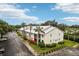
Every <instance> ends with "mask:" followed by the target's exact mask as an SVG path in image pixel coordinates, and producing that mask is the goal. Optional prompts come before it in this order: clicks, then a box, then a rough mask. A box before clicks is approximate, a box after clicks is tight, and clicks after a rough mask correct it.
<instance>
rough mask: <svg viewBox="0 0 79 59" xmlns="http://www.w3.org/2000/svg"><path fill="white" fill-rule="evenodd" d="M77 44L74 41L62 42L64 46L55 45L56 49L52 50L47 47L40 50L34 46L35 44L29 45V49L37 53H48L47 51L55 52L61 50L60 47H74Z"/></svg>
mask: <svg viewBox="0 0 79 59" xmlns="http://www.w3.org/2000/svg"><path fill="white" fill-rule="evenodd" d="M76 44H78V43H77V42H74V41H70V40H64V44H57V45H56V47H52V48H47V47H44V48H40V47H39V46H38V45H35V44H30V45H31V47H32V48H33V49H35V51H36V52H37V53H44V52H49V51H52V50H53V51H56V50H59V49H61V48H62V47H65V46H67V47H73V46H74V45H76Z"/></svg>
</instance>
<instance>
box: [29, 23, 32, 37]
mask: <svg viewBox="0 0 79 59" xmlns="http://www.w3.org/2000/svg"><path fill="white" fill-rule="evenodd" d="M31 30H32V25H31V24H30V34H29V37H30V38H31Z"/></svg>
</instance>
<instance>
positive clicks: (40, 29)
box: [34, 26, 44, 44]
mask: <svg viewBox="0 0 79 59" xmlns="http://www.w3.org/2000/svg"><path fill="white" fill-rule="evenodd" d="M34 30H35V31H37V32H38V34H37V37H38V38H37V44H38V42H39V40H40V38H39V35H40V32H42V33H44V31H42V28H40V26H36V29H34Z"/></svg>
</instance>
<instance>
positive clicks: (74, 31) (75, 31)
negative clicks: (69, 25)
mask: <svg viewBox="0 0 79 59" xmlns="http://www.w3.org/2000/svg"><path fill="white" fill-rule="evenodd" d="M75 33H76V29H74V40H75Z"/></svg>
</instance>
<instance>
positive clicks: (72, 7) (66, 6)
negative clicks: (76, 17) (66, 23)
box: [51, 3, 79, 13]
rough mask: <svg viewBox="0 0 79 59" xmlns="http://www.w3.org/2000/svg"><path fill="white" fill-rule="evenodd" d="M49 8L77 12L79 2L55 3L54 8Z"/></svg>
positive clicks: (78, 11) (78, 10)
mask: <svg viewBox="0 0 79 59" xmlns="http://www.w3.org/2000/svg"><path fill="white" fill-rule="evenodd" d="M51 10H62V11H65V12H72V13H79V3H57V4H56V6H55V7H54V8H51Z"/></svg>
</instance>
